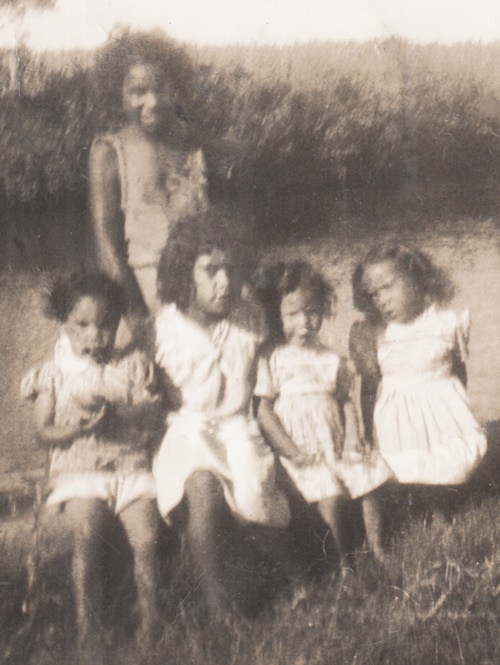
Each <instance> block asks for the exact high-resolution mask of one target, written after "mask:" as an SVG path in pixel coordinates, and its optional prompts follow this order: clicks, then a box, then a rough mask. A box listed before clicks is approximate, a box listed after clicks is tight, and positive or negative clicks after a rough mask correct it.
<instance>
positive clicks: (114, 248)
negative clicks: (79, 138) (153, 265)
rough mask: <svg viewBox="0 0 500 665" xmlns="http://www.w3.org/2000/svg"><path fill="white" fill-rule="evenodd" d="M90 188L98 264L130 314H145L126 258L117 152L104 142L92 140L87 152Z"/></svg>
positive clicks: (140, 315)
mask: <svg viewBox="0 0 500 665" xmlns="http://www.w3.org/2000/svg"><path fill="white" fill-rule="evenodd" d="M89 187H90V190H89V198H90V210H91V215H92V226H93V231H94V237H95V242H96V247H97V257H98V262H99V267H100V269H101V270H103V271H104V272H105V273H107V274H108V275H109V276H110V277H111V278H113V279H114V280H116V281H117V282H118V283H119V284H121V285H122V286H123V288H124V290H125V296H126V299H127V302H128V304H129V308H130V314H131V315H132V316H134V315H135V316H137V317H145V316H147V315H148V309H147V307H146V305H145V303H144V299H143V297H142V294H141V291H140V288H139V285H138V284H137V280H136V278H135V275H134V273H133V271H132V269H131V268H130V266H129V265H128V261H127V251H126V242H125V235H124V222H123V215H122V211H121V193H120V180H119V174H118V165H117V160H116V154H115V150H114V148H113V147H112V146H111V145H108V144H107V143H105V142H97V143H95V144H94V145H93V146H92V149H91V151H90V160H89Z"/></svg>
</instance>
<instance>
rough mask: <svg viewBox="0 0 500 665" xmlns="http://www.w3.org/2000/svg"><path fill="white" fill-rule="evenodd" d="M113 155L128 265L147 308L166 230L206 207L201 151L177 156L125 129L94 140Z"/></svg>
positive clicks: (153, 302) (151, 300) (152, 301)
mask: <svg viewBox="0 0 500 665" xmlns="http://www.w3.org/2000/svg"><path fill="white" fill-rule="evenodd" d="M103 143H104V144H105V145H108V146H111V147H112V148H113V150H114V151H115V153H116V159H117V164H118V172H119V178H120V195H121V202H120V205H121V210H122V213H123V218H124V235H125V241H126V243H127V253H128V263H129V265H130V267H131V268H132V269H133V271H134V274H135V276H136V278H137V281H138V283H139V286H140V288H141V291H142V294H143V297H144V299H145V302H146V304H147V305H148V307H149V308H150V309H151V311H154V310H155V307H156V271H157V267H158V262H159V258H160V253H161V250H162V249H163V247H164V246H165V243H166V242H167V237H168V233H169V229H170V228H171V227H172V226H173V225H174V224H175V223H176V222H178V221H179V220H180V219H182V218H183V217H185V216H186V215H191V214H194V213H196V212H198V211H200V210H202V209H204V208H205V207H206V205H207V178H206V173H205V170H206V169H205V159H204V156H203V152H202V150H201V149H198V150H193V151H184V152H178V151H173V150H170V149H169V148H168V146H166V145H164V144H162V143H159V142H158V141H147V140H141V141H139V140H138V139H137V136H136V135H135V134H134V133H133V132H131V131H130V130H129V128H127V127H125V128H124V129H122V130H120V131H119V132H117V133H115V134H108V135H105V136H102V137H99V138H97V139H96V140H95V141H94V144H93V146H95V145H98V144H103Z"/></svg>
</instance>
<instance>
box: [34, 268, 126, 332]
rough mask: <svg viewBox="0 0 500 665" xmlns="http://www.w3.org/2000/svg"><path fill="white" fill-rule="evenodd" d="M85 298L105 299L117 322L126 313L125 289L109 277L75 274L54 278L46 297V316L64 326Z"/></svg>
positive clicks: (94, 273)
mask: <svg viewBox="0 0 500 665" xmlns="http://www.w3.org/2000/svg"><path fill="white" fill-rule="evenodd" d="M85 296H94V297H96V298H102V299H103V300H104V302H105V303H106V311H107V312H108V313H109V315H110V318H111V319H112V320H114V321H116V322H118V321H119V320H120V317H121V316H122V314H123V313H124V312H125V297H124V293H123V289H122V287H121V286H120V285H119V284H117V283H116V282H115V281H113V280H112V279H111V278H110V277H108V276H107V275H105V274H104V273H100V272H93V273H86V272H73V273H70V274H65V275H58V276H57V277H56V278H55V280H54V282H53V284H52V288H51V289H50V291H49V293H48V294H47V298H46V304H45V313H46V315H47V316H48V317H49V318H51V319H55V320H56V321H59V323H65V322H66V321H67V320H68V317H69V315H70V314H71V311H72V310H73V308H74V307H75V305H76V303H77V302H78V301H79V300H80V298H84V297H85Z"/></svg>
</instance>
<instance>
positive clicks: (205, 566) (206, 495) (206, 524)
mask: <svg viewBox="0 0 500 665" xmlns="http://www.w3.org/2000/svg"><path fill="white" fill-rule="evenodd" d="M185 493H186V497H187V502H188V511H189V516H188V534H187V535H188V542H189V548H190V551H191V555H192V557H193V564H194V567H195V572H196V575H197V577H198V578H199V579H200V581H201V582H202V584H203V587H204V589H205V593H206V595H207V600H208V604H209V606H210V608H211V609H212V610H215V611H218V610H220V605H221V600H222V596H223V593H222V571H221V562H220V556H219V554H218V542H219V541H220V538H221V535H220V531H221V525H222V519H221V518H222V515H224V513H225V510H226V506H225V499H224V492H223V489H222V485H221V484H220V482H219V480H218V479H217V478H216V476H214V474H213V473H211V472H210V471H197V472H196V473H193V474H192V475H191V476H190V478H189V479H188V481H187V482H186V486H185Z"/></svg>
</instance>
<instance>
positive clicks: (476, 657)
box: [0, 217, 500, 665]
mask: <svg viewBox="0 0 500 665" xmlns="http://www.w3.org/2000/svg"><path fill="white" fill-rule="evenodd" d="M20 221H22V222H23V223H26V224H28V223H31V222H29V220H28V221H26V220H24V219H21V220H20ZM404 222H405V224H404V233H401V232H400V233H399V235H398V237H400V238H402V239H403V240H411V239H413V241H414V242H417V243H418V244H419V245H420V246H422V247H423V248H424V249H426V250H427V251H431V253H433V255H434V256H435V257H436V258H437V259H438V260H439V262H440V263H442V264H443V265H445V266H450V267H452V271H453V276H454V278H455V279H456V281H457V283H458V285H459V288H460V289H461V291H462V294H461V296H460V297H461V298H463V299H465V302H467V303H469V304H470V306H471V309H472V319H473V322H474V324H475V325H474V328H473V336H472V344H473V346H472V347H471V361H470V364H469V369H470V377H469V378H470V386H469V392H470V395H471V398H472V400H473V403H474V405H475V406H476V407H477V409H478V411H479V413H480V416H481V418H482V420H483V421H484V422H490V439H491V444H492V445H491V452H490V456H489V458H488V460H487V462H486V463H485V465H484V471H483V472H482V474H481V475H480V476H478V479H477V482H475V483H473V484H472V485H471V487H470V494H469V496H468V497H467V498H466V499H464V500H463V501H462V502H461V503H460V504H459V505H457V506H456V508H455V514H454V522H453V523H452V524H447V523H445V522H443V521H442V520H441V521H440V520H437V519H436V520H434V521H429V520H426V521H424V519H423V513H422V512H421V511H419V510H418V508H419V506H418V502H417V505H416V506H414V503H413V501H412V502H410V501H409V497H408V495H406V496H405V495H404V494H403V495H400V497H399V500H398V501H396V502H392V503H390V506H389V514H390V515H391V517H392V520H393V522H394V524H395V528H394V532H393V534H392V540H391V545H390V553H391V559H392V561H393V563H394V569H395V570H396V569H399V570H400V571H401V574H400V575H396V574H395V575H394V576H393V578H391V577H390V576H389V577H388V576H386V575H384V574H383V572H382V571H381V570H380V569H379V568H378V567H377V566H375V565H374V563H373V561H372V560H371V558H370V556H369V555H368V554H367V553H366V551H365V549H364V547H363V545H362V542H360V543H359V551H358V554H357V555H356V564H357V565H356V573H355V575H352V576H347V577H344V578H342V577H340V576H339V575H338V574H337V571H336V568H335V556H334V553H333V552H332V546H331V543H330V542H329V540H328V539H327V540H326V541H325V539H324V537H325V532H324V528H322V527H321V526H319V525H318V524H317V523H315V522H312V521H311V522H309V521H306V523H305V525H304V523H303V522H301V524H300V525H299V526H298V527H297V529H299V527H300V528H301V529H304V530H303V531H302V530H300V531H299V530H297V532H296V533H297V538H298V540H299V542H301V543H303V549H301V556H303V557H304V563H303V567H304V573H303V575H302V576H300V578H299V577H297V579H294V580H292V581H291V582H289V583H286V582H285V580H284V576H283V574H282V572H281V571H280V568H279V565H277V564H276V563H275V562H272V561H269V560H268V559H265V558H264V557H263V556H262V555H260V554H259V553H258V552H257V551H256V550H255V546H254V543H253V541H252V540H251V538H250V537H249V535H248V533H245V532H241V531H236V532H234V534H233V538H231V539H226V538H222V539H221V543H222V545H221V547H223V549H222V550H221V556H223V557H224V561H225V566H226V581H227V584H228V587H229V593H230V596H231V598H232V599H233V601H234V603H235V604H236V605H238V604H239V605H244V606H245V608H246V609H247V610H248V616H242V614H241V613H235V612H233V611H232V608H231V606H230V605H229V604H228V606H227V607H225V608H221V612H220V616H218V617H207V615H206V613H204V612H203V611H202V607H203V606H202V597H201V591H200V580H193V579H192V577H191V574H190V572H191V569H190V566H189V565H188V561H187V559H186V557H185V552H184V550H183V548H182V543H181V544H180V546H179V543H177V541H176V540H175V539H174V538H173V537H172V534H168V533H167V534H166V535H167V538H166V540H165V542H162V548H163V549H162V562H163V572H162V583H161V585H160V589H159V591H160V594H161V599H162V603H161V607H162V622H161V630H160V634H159V636H158V640H157V644H156V649H155V653H153V652H150V653H149V654H146V658H145V660H146V662H150V663H151V665H156V664H157V663H158V665H159V664H160V663H161V664H163V663H165V662H168V663H169V664H171V665H188V664H193V665H227V664H229V665H232V664H233V663H234V664H236V663H237V664H238V665H343V664H346V665H457V664H458V665H461V664H466V665H470V664H472V663H473V664H474V665H476V664H477V665H496V664H497V663H499V662H500V645H499V642H498V633H499V628H500V626H499V623H500V619H499V617H500V600H499V598H500V550H499V548H498V546H497V543H498V542H499V541H500V523H499V521H498V514H499V510H500V493H499V491H498V489H499V488H500V475H499V472H498V469H499V468H500V463H499V459H500V458H499V456H498V447H499V445H500V444H499V442H500V438H499V434H500V430H499V427H498V417H499V411H498V401H497V397H496V396H497V381H498V371H499V367H498V362H499V354H498V335H496V331H497V329H498V307H497V302H496V299H495V298H496V293H495V291H494V289H491V288H490V287H491V284H493V283H496V280H497V279H498V274H499V271H500V263H499V261H498V252H497V249H496V247H497V243H498V229H497V225H496V224H495V223H494V222H491V221H488V222H484V221H481V220H479V219H467V220H462V223H461V225H460V226H461V227H463V228H461V234H460V235H458V233H457V229H458V226H459V225H458V223H457V220H456V219H452V220H451V223H450V224H449V226H448V227H447V228H445V225H444V224H443V225H441V226H440V227H439V230H438V229H437V228H432V226H428V227H427V229H426V230H425V229H422V228H420V227H418V228H415V227H414V226H413V225H412V220H411V219H408V218H406V219H405V220H404ZM363 228H365V229H366V227H363V225H361V226H359V227H358V226H357V225H356V219H354V218H352V217H348V218H347V220H346V223H345V224H344V225H340V226H337V228H336V229H335V232H334V233H331V232H330V233H329V234H325V235H323V236H321V237H319V236H315V237H311V238H306V239H304V238H303V236H304V234H302V239H301V240H300V242H298V241H293V240H289V241H288V242H283V243H282V244H281V245H279V246H278V245H276V246H274V247H272V248H266V250H265V252H264V250H263V253H265V254H266V257H267V258H268V259H270V258H273V259H275V258H280V259H283V258H284V259H290V258H295V257H301V258H304V259H308V260H311V261H313V262H314V264H315V265H316V266H317V267H319V268H321V269H322V270H324V272H325V274H326V276H327V278H328V279H329V280H330V281H331V282H332V283H333V284H335V286H336V287H337V291H338V297H339V312H338V314H337V319H336V320H335V321H332V322H328V323H327V324H325V325H326V330H325V334H326V336H327V338H328V340H329V341H331V342H333V343H334V344H335V346H337V347H340V348H342V344H343V339H344V338H345V333H346V331H347V330H348V328H349V324H350V322H351V321H352V318H353V316H355V313H354V312H353V311H352V307H351V304H350V298H351V296H350V288H349V277H350V274H351V271H352V268H353V266H354V264H355V263H356V261H357V260H358V258H359V257H360V256H361V255H362V254H363V253H364V251H365V249H366V246H367V244H370V242H372V241H374V240H376V239H378V240H380V239H381V236H382V235H383V234H384V233H388V234H393V233H394V230H395V228H401V227H397V226H394V227H393V228H392V229H389V230H387V229H386V230H383V229H382V228H381V227H379V226H377V228H373V229H370V227H368V231H366V230H363ZM306 235H307V234H306ZM49 238H50V241H47V243H48V244H47V247H45V246H39V245H37V244H36V243H35V244H34V245H33V246H31V245H29V244H28V245H27V246H26V247H25V248H24V249H23V250H22V251H21V250H20V252H21V254H20V255H19V257H18V258H17V259H16V260H14V258H15V257H14V256H13V254H12V253H11V254H10V258H11V259H12V266H11V269H10V270H9V271H4V272H3V273H2V274H1V282H0V340H1V346H0V356H1V358H2V370H3V372H2V377H1V379H0V396H1V399H2V404H3V406H4V415H3V422H2V425H3V426H2V429H1V431H0V446H1V449H2V456H1V458H0V471H1V473H2V475H3V477H4V478H11V477H12V472H13V471H17V472H19V473H20V474H21V475H22V474H23V473H25V472H26V473H27V472H28V471H30V470H34V469H38V468H40V466H42V465H43V460H44V453H43V452H42V451H38V449H37V448H36V445H35V439H34V436H33V430H32V425H31V418H30V415H31V414H30V409H29V407H28V406H27V405H25V404H22V403H21V402H20V400H19V398H18V386H19V381H20V378H21V376H22V374H23V372H24V371H25V370H26V368H27V367H29V366H31V365H32V364H33V363H35V362H38V361H40V360H42V359H43V358H44V357H45V356H46V355H47V354H48V352H49V350H50V347H51V344H52V341H53V339H54V334H55V331H54V329H53V327H52V326H50V325H49V324H48V323H47V322H46V320H45V319H44V317H43V315H42V313H41V311H40V303H39V296H40V294H41V292H42V291H43V288H44V285H45V284H46V280H47V277H48V275H49V272H40V271H38V270H34V269H30V270H26V269H25V266H26V265H28V266H31V265H33V263H37V261H38V259H43V260H41V263H42V264H45V265H47V266H51V268H53V267H54V265H55V259H57V260H58V262H59V265H61V263H67V264H68V265H70V264H71V262H72V261H73V259H74V258H75V257H77V256H78V250H81V246H82V245H81V243H79V242H77V243H75V249H76V253H75V255H74V256H73V255H72V254H71V253H70V252H69V248H70V247H71V243H69V244H68V242H67V239H65V238H61V237H60V236H58V235H57V234H55V235H52V236H49ZM21 239H23V240H25V241H27V240H28V235H27V234H23V235H22V237H21ZM14 245H15V243H14ZM12 249H13V247H12V246H11V247H10V248H7V249H5V248H4V250H3V251H6V252H7V255H9V252H10V251H11V250H12ZM47 251H48V255H47ZM23 252H24V253H23ZM80 253H81V252H80ZM47 256H48V258H47ZM57 257H58V258H57ZM479 295H480V297H479ZM460 302H461V301H460ZM495 317H497V318H495ZM395 508H397V511H396V509H395ZM19 510H20V513H21V514H20V516H19V521H18V522H16V521H11V520H6V519H5V515H4V514H2V517H3V518H4V519H3V521H2V522H0V622H1V625H2V627H3V631H2V632H1V635H0V663H2V665H3V663H5V664H6V665H18V664H20V663H23V665H49V664H50V665H66V664H67V663H68V662H74V660H75V654H74V652H73V650H72V648H73V644H72V640H73V639H74V627H73V625H72V616H71V601H70V599H68V596H67V584H68V580H69V574H68V571H67V568H65V567H64V566H63V564H64V563H65V562H62V563H60V562H57V564H58V565H57V566H56V572H57V574H56V576H55V579H54V577H52V576H51V577H49V578H47V583H46V584H45V585H44V586H43V588H42V590H41V592H40V594H39V596H38V598H37V600H38V601H39V612H38V613H35V614H34V615H33V621H30V620H29V618H28V617H26V616H25V615H23V613H22V604H23V600H24V598H25V587H26V582H25V568H24V563H25V556H26V545H27V543H29V536H30V524H31V521H32V519H33V518H32V516H31V514H30V513H28V514H27V515H26V516H24V517H23V514H22V506H21V505H20V509H19ZM357 524H358V521H357V520H356V519H354V518H353V528H355V525H357ZM356 528H357V527H356ZM12 537H13V538H14V541H15V542H13V541H12ZM117 551H118V555H119V558H116V555H117V552H116V551H115V553H114V558H113V556H112V559H111V561H112V564H114V565H112V566H111V568H110V569H109V571H110V574H109V576H108V577H106V589H105V592H106V594H107V595H106V597H107V599H108V601H107V605H108V607H109V612H110V616H109V619H108V621H107V622H106V625H105V626H104V634H105V637H106V644H107V652H106V660H105V662H106V665H115V663H116V665H118V663H119V664H120V665H122V664H123V663H127V662H135V661H134V660H133V659H132V656H131V653H130V642H129V641H128V639H127V638H128V636H130V634H131V633H132V629H133V615H132V614H129V612H128V609H132V608H133V594H131V593H129V587H128V586H125V588H124V589H123V591H122V593H121V595H117V591H116V590H117V588H118V587H117V585H116V572H117V571H120V570H122V569H125V568H126V566H125V565H124V560H125V559H124V558H126V551H125V550H122V549H121V548H117ZM326 555H329V556H330V557H331V558H330V559H329V560H326V561H325V556H326ZM66 563H67V562H66ZM398 578H399V579H398ZM257 609H259V611H256V610H257ZM123 610H125V612H124V616H123ZM118 618H120V621H118ZM120 626H121V627H120Z"/></svg>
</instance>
